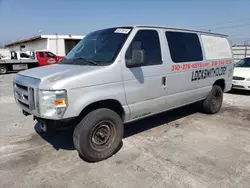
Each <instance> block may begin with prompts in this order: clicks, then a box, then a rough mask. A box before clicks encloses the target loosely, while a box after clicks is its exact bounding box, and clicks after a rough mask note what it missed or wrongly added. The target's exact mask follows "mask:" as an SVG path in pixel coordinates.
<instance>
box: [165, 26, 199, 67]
mask: <svg viewBox="0 0 250 188" xmlns="http://www.w3.org/2000/svg"><path fill="white" fill-rule="evenodd" d="M165 35H166V38H167V41H168V46H169V50H170V55H171V58H172V61H173V62H174V63H183V62H192V61H202V60H203V55H202V50H201V44H200V41H199V38H198V35H197V34H195V33H183V32H173V31H167V32H166V33H165Z"/></svg>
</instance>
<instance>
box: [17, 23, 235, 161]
mask: <svg viewBox="0 0 250 188" xmlns="http://www.w3.org/2000/svg"><path fill="white" fill-rule="evenodd" d="M232 62H233V59H232V50H231V45H230V42H229V41H228V39H227V36H225V35H220V34H214V33H209V32H202V31H193V30H186V29H177V28H168V27H155V26H133V27H116V28H108V29H103V30H98V31H94V32H92V33H89V34H88V35H86V36H85V37H84V38H83V39H82V40H81V41H80V42H79V43H78V44H77V45H76V46H75V47H74V48H73V49H72V50H71V51H70V53H69V54H68V55H67V56H66V57H65V58H64V59H63V60H61V61H60V63H59V64H57V65H51V66H46V67H39V68H33V69H30V70H26V71H22V72H19V73H18V74H17V75H16V77H15V79H14V83H13V85H14V96H15V99H16V102H17V104H18V105H19V106H20V108H21V109H22V110H23V114H24V115H33V116H34V118H35V119H36V120H37V121H38V122H40V125H41V127H42V129H43V130H44V131H50V130H55V129H60V128H65V127H68V126H75V128H74V134H73V140H74V145H75V148H76V149H77V151H78V152H79V154H80V155H81V156H82V157H83V158H84V159H85V160H87V161H100V160H103V159H106V158H108V157H110V156H111V155H112V154H114V152H115V151H116V150H117V148H118V147H119V145H120V143H121V141H122V138H123V131H124V126H123V125H124V123H127V122H132V121H135V120H139V119H141V118H145V117H148V116H151V115H154V114H157V113H160V112H164V111H167V110H171V109H174V108H177V107H181V106H184V105H188V104H191V103H195V102H200V104H201V106H202V108H203V111H204V112H205V113H209V114H214V113H217V112H218V111H219V110H220V108H221V105H222V102H223V92H227V91H229V90H230V89H231V86H232V76H233V71H234V67H233V63H232Z"/></svg>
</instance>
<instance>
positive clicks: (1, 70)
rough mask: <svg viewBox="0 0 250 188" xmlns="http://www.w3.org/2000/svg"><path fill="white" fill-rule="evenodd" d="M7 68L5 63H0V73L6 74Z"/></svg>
mask: <svg viewBox="0 0 250 188" xmlns="http://www.w3.org/2000/svg"><path fill="white" fill-rule="evenodd" d="M7 72H8V69H7V67H6V66H5V65H0V74H6V73H7Z"/></svg>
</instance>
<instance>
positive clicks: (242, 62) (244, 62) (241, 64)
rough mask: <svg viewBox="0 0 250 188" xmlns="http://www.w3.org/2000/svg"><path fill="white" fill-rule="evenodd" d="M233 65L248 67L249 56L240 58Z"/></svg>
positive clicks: (249, 64)
mask: <svg viewBox="0 0 250 188" xmlns="http://www.w3.org/2000/svg"><path fill="white" fill-rule="evenodd" d="M235 67H245V68H250V58H245V59H242V60H240V61H239V62H238V63H236V64H235Z"/></svg>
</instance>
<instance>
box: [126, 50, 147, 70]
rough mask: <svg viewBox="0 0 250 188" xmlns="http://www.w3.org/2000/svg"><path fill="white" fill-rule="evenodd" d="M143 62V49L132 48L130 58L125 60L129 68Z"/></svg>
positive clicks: (138, 65)
mask: <svg viewBox="0 0 250 188" xmlns="http://www.w3.org/2000/svg"><path fill="white" fill-rule="evenodd" d="M144 63H145V52H144V50H133V51H132V59H129V60H127V61H126V65H127V67H129V68H133V67H140V66H142V65H144Z"/></svg>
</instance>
